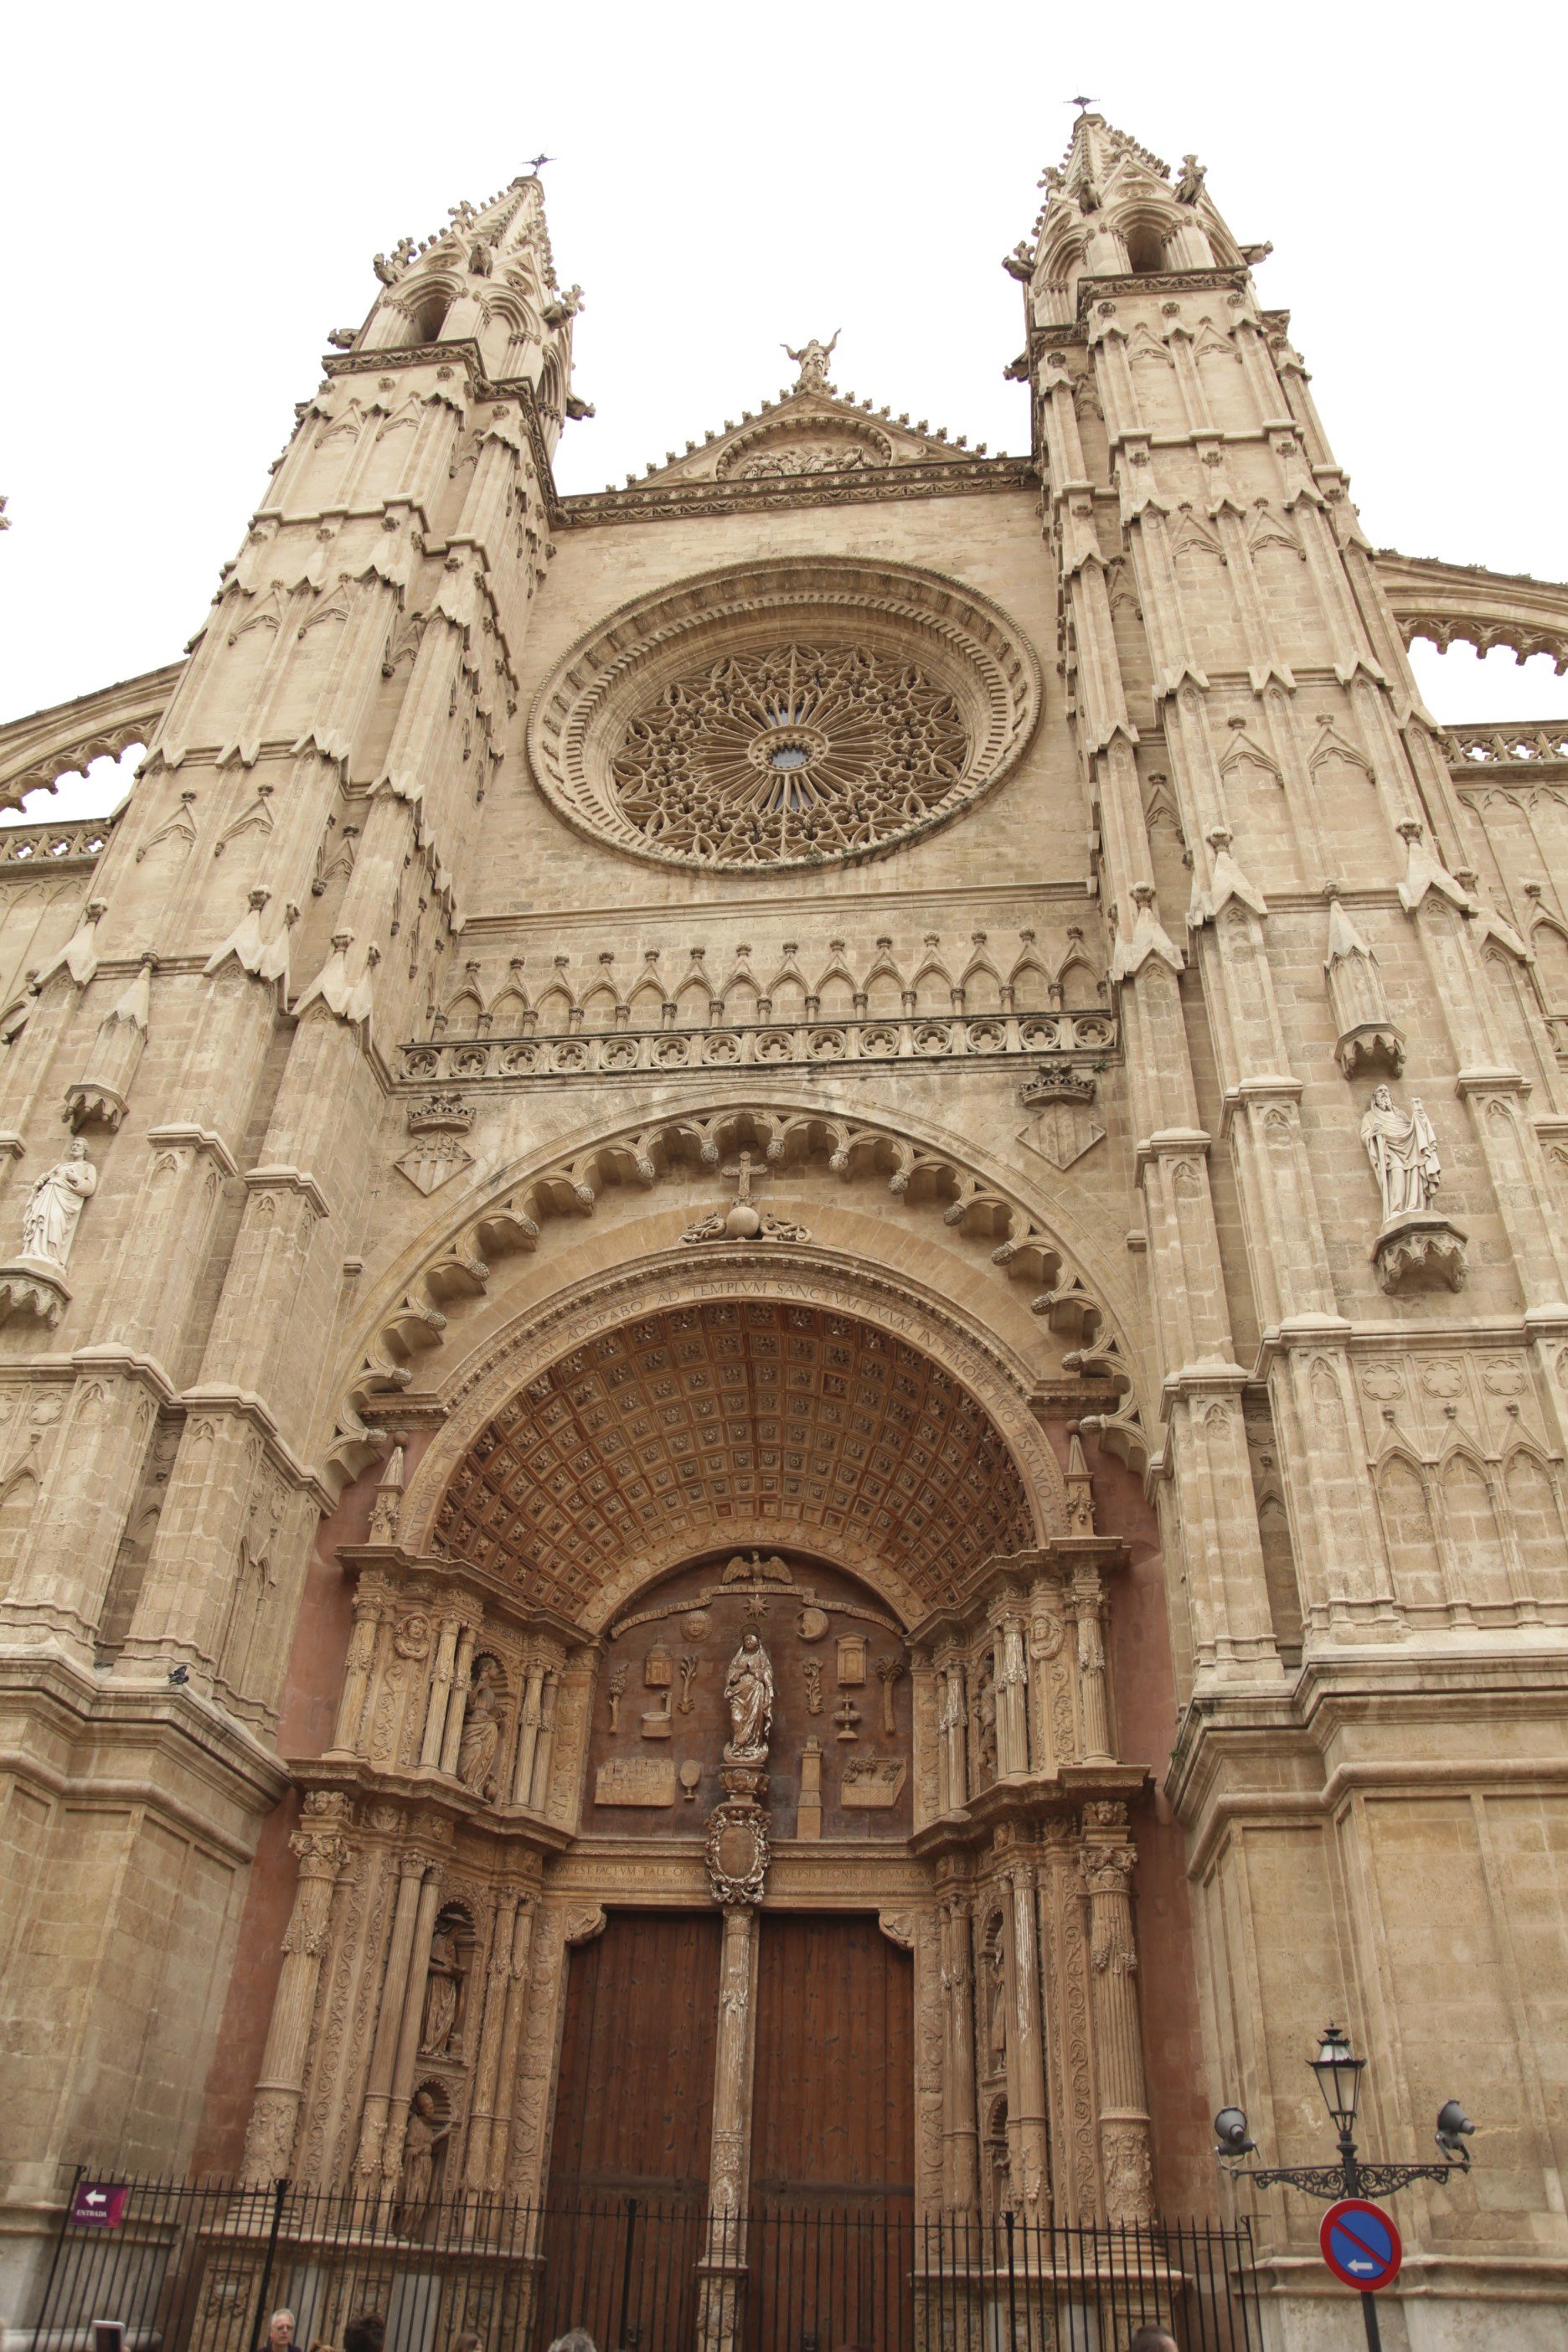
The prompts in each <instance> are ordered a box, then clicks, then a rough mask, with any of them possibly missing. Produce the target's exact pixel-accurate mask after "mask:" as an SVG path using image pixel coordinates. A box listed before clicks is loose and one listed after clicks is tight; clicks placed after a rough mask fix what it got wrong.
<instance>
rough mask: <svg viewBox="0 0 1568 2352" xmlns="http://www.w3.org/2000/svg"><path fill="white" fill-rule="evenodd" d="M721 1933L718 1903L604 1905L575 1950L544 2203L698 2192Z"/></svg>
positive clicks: (704, 2172)
mask: <svg viewBox="0 0 1568 2352" xmlns="http://www.w3.org/2000/svg"><path fill="white" fill-rule="evenodd" d="M721 1934H722V1927H721V1920H720V1916H719V1914H718V1912H717V1911H613V1912H612V1913H611V1914H610V1916H609V1921H608V1924H607V1925H606V1927H605V1932H604V1934H603V1935H602V1936H598V1937H595V1940H594V1941H593V1943H591V1944H583V1945H580V1946H578V1947H577V1948H576V1949H575V1950H574V1952H573V1954H572V1961H571V1971H570V1974H569V1976H568V1979H567V1986H566V2024H565V2032H564V2034H563V2039H562V2048H561V2071H560V2076H559V2087H558V2089H557V2092H556V2100H555V2128H554V2134H553V2137H552V2147H551V2165H550V2188H551V2198H552V2202H554V2201H557V2200H558V2199H559V2198H560V2196H561V2194H562V2193H563V2191H564V2190H566V2189H576V2190H584V2191H593V2192H595V2194H597V2193H601V2192H606V2191H609V2192H614V2191H618V2190H625V2191H629V2192H634V2193H642V2194H647V2195H658V2196H660V2197H665V2198H668V2197H669V2196H671V2195H680V2194H687V2195H701V2194H703V2193H705V2191H706V2188H707V2180H708V2158H709V2152H710V2151H709V2137H710V2127H711V2122H712V2108H713V2034H714V2028H715V2024H716V2022H717V2017H718V2007H719V1948H720V1942H721Z"/></svg>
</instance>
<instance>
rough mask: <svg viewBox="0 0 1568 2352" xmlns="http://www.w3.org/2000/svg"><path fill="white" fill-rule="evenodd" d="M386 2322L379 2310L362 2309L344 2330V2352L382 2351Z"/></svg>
mask: <svg viewBox="0 0 1568 2352" xmlns="http://www.w3.org/2000/svg"><path fill="white" fill-rule="evenodd" d="M385 2338H386V2322H385V2320H384V2319H383V2317H382V2315H381V2314H380V2312H379V2311H362V2312H361V2313H360V2315H359V2317H358V2318H357V2319H351V2320H350V2322H349V2324H348V2326H346V2327H345V2328H344V2330H343V2352H381V2347H382V2345H383V2344H384V2341H385Z"/></svg>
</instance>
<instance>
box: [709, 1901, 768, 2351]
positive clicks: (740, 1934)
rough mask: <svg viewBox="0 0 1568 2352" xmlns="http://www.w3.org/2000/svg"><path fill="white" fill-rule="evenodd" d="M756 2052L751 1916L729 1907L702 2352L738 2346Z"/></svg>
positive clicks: (741, 1907)
mask: <svg viewBox="0 0 1568 2352" xmlns="http://www.w3.org/2000/svg"><path fill="white" fill-rule="evenodd" d="M756 2053H757V1915H756V1912H755V1910H754V1909H753V1908H752V1906H751V1905H750V1904H749V1903H727V1904H726V1905H725V1906H724V1944H723V1949H722V1951H721V1955H720V1960H719V2026H718V2032H717V2034H716V2036H715V2038H714V2046H713V2137H712V2152H711V2155H710V2158H709V2166H708V2242H707V2246H706V2250H705V2252H704V2254H703V2258H702V2260H701V2261H700V2263H699V2264H698V2276H699V2278H700V2282H701V2284H700V2310H699V2315H698V2323H697V2340H698V2343H699V2345H700V2347H701V2352H733V2347H735V2346H736V2345H737V2344H738V2343H739V2342H740V2327H741V2316H742V2301H741V2289H742V2281H743V2278H744V2273H745V2261H746V2243H745V2228H744V2223H743V2221H742V2215H743V2214H744V2211H745V2208H746V2200H747V2198H748V2195H749V2193H750V2189H751V2178H752V2082H753V2079H754V2076H755V2072H756Z"/></svg>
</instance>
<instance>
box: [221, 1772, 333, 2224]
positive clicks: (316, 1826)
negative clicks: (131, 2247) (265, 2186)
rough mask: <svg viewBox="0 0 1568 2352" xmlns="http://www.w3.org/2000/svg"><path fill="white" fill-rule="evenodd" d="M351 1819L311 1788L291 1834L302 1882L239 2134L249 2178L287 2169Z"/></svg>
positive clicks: (330, 1798) (274, 2174)
mask: <svg viewBox="0 0 1568 2352" xmlns="http://www.w3.org/2000/svg"><path fill="white" fill-rule="evenodd" d="M349 1819H350V1806H349V1801H348V1799H347V1798H346V1797H336V1796H331V1795H327V1794H325V1793H321V1792H313V1793H312V1794H311V1795H310V1796H308V1797H307V1798H306V1800H305V1819H304V1822H302V1824H301V1826H300V1828H299V1829H297V1830H296V1831H295V1832H294V1834H293V1836H292V1837H291V1838H290V1839H289V1844H290V1845H291V1846H292V1847H293V1849H294V1852H295V1853H296V1854H297V1855H298V1856H299V1859H300V1881H299V1885H298V1886H297V1887H296V1888H295V1892H294V1909H293V1914H292V1916H291V1917H290V1918H289V1927H288V1931H287V1933H286V1934H285V1936H284V1937H283V1969H282V1973H281V1975H280V1976H279V1979H278V1991H277V1995H276V1997H275V1999H274V2000H273V2003H272V2021H271V2024H270V2025H269V2026H268V2032H267V2049H266V2053H265V2054H264V2056H263V2058H262V2061H261V2078H260V2080H259V2082H258V2084H257V2086H256V2100H255V2104H254V2105H253V2106H252V2108H251V2110H250V2124H249V2127H248V2129H247V2132H246V2135H245V2158H244V2162H243V2165H242V2167H241V2170H242V2174H243V2177H244V2179H247V2180H279V2179H283V2178H284V2176H285V2175H286V2174H287V2173H288V2172H289V2168H290V2164H291V2160H292V2158H293V2153H294V2133H295V2129H296V2126H297V2125H298V2123H299V2118H300V2096H301V2095H302V2093H303V2090H304V2086H305V2064H306V2058H307V2054H308V2051H309V2047H310V2023H311V2020H312V2019H313V2017H314V2015H315V2010H316V1986H317V1983H318V1980H319V1979H320V1977H321V1955H322V1953H323V1951H324V1949H325V1948H326V1941H327V1930H328V1927H329V1926H330V1924H331V1909H332V1891H333V1889H334V1887H335V1886H336V1885H337V1879H338V1874H339V1872H340V1871H341V1870H342V1866H343V1864H344V1863H345V1862H347V1860H348V1858H349V1853H350V1846H349V1843H348V1840H347V1838H345V1837H344V1836H343V1835H342V1832H343V1831H344V1830H345V1829H346V1828H347V1826H348V1823H349Z"/></svg>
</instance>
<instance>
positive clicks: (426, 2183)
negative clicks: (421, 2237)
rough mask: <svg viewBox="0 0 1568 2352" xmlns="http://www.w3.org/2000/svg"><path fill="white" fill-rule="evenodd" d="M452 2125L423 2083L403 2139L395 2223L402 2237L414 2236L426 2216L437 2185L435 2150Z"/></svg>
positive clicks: (415, 2095)
mask: <svg viewBox="0 0 1568 2352" xmlns="http://www.w3.org/2000/svg"><path fill="white" fill-rule="evenodd" d="M451 2130H452V2126H451V2125H450V2124H444V2123H443V2122H442V2121H441V2117H440V2112H439V2110H438V2109H437V2105H436V2094H435V2092H434V2091H433V2090H431V2088H430V2086H429V2084H420V2086H419V2088H418V2090H416V2092H415V2094H414V2100H413V2104H412V2105H411V2106H410V2107H409V2110H408V2125H407V2129H406V2132H405V2137H404V2142H403V2168H402V2170H401V2171H400V2173H399V2174H398V2179H397V2203H396V2205H395V2208H394V2210H393V2216H392V2226H393V2228H394V2230H395V2231H396V2232H397V2235H398V2236H399V2237H400V2238H412V2237H413V2236H414V2235H415V2234H416V2231H418V2228H419V2225H420V2223H421V2221H423V2220H424V2218H425V2209H426V2206H427V2205H428V2204H429V2202H430V2195H431V2191H432V2189H434V2188H435V2186H436V2151H437V2148H438V2147H440V2146H441V2143H442V2141H443V2140H445V2139H447V2138H449V2137H451Z"/></svg>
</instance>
